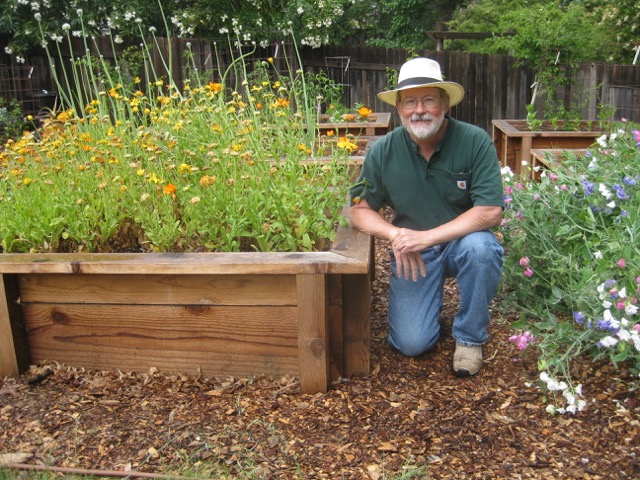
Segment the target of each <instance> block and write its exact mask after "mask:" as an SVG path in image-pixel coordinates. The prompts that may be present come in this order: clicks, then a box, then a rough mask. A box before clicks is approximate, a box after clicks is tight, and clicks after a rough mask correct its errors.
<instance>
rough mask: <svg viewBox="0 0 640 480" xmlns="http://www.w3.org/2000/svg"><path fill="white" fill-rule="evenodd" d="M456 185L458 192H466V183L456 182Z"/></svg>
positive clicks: (462, 181) (463, 181)
mask: <svg viewBox="0 0 640 480" xmlns="http://www.w3.org/2000/svg"><path fill="white" fill-rule="evenodd" d="M456 183H457V184H458V188H459V189H460V190H466V189H467V181H466V180H458V181H457V182H456Z"/></svg>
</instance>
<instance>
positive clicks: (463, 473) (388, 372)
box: [0, 242, 640, 480]
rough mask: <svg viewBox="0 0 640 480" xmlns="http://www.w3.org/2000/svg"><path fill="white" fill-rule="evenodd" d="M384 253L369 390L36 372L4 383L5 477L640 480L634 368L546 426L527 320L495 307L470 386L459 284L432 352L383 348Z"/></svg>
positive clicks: (595, 383)
mask: <svg viewBox="0 0 640 480" xmlns="http://www.w3.org/2000/svg"><path fill="white" fill-rule="evenodd" d="M386 248H387V246H386V245H385V244H383V243H382V242H378V245H377V255H378V261H377V267H376V269H377V272H376V281H375V284H374V287H373V288H374V304H373V308H372V334H373V339H372V345H371V349H372V370H371V373H370V374H369V375H368V376H367V377H365V378H353V379H345V380H342V381H339V382H336V383H334V384H333V385H332V388H331V389H330V391H329V392H327V393H323V394H316V395H303V394H300V393H299V392H298V383H297V380H296V379H295V378H222V379H212V378H194V377H187V376H180V375H167V374H163V373H162V372H153V371H152V372H149V373H145V374H132V373H125V372H119V371H86V370H83V369H79V368H71V367H67V366H63V365H57V364H48V365H39V366H37V368H36V367H34V368H33V369H32V370H31V371H29V372H28V373H27V374H25V375H23V376H20V377H19V378H0V462H3V461H4V462H5V463H18V464H27V465H46V466H54V467H64V468H68V469H70V470H71V469H92V470H100V471H119V472H149V473H156V474H167V472H172V473H174V474H179V472H181V471H190V472H191V473H193V472H197V471H202V472H212V471H214V470H215V469H216V468H224V469H226V470H227V471H228V472H230V474H231V475H234V474H238V473H239V472H245V473H246V472H252V474H253V475H254V476H253V477H251V478H265V479H271V478H274V479H275V478H279V479H280V478H282V479H298V478H300V479H302V478H304V479H325V478H326V479H374V480H376V479H392V478H399V477H400V475H402V473H403V472H405V473H406V472H412V471H414V470H413V469H415V468H417V467H422V468H423V474H422V475H416V476H415V477H412V478H430V479H529V478H531V479H640V399H639V394H638V391H632V390H631V389H632V387H633V386H634V383H633V382H632V381H631V376H630V373H629V372H628V371H627V370H626V369H625V368H621V369H615V368H614V367H613V366H611V365H607V364H598V365H594V364H592V363H590V362H588V361H584V362H583V363H582V364H577V365H576V368H575V375H576V378H575V379H576V380H577V381H578V382H581V383H583V384H584V393H585V397H586V398H587V400H588V401H589V404H588V407H587V409H586V410H585V411H584V412H582V413H578V414H575V415H571V414H567V415H557V416H552V415H550V414H548V413H546V412H545V404H544V403H543V399H544V394H543V393H542V392H541V391H540V389H539V387H538V383H537V382H536V378H537V372H536V365H535V359H528V360H527V358H521V356H520V355H519V352H518V351H517V350H516V348H515V346H514V345H513V344H512V343H510V342H509V341H508V337H509V336H510V335H513V333H514V332H513V331H512V330H511V329H510V327H509V325H510V323H511V322H512V321H513V320H515V319H514V318H510V317H509V312H505V311H503V310H501V309H500V301H499V299H497V301H496V302H495V303H496V305H495V308H494V313H493V318H494V320H493V322H492V326H491V330H490V333H491V341H490V342H489V343H488V345H487V346H486V347H485V359H486V364H485V367H484V369H483V370H482V371H481V372H480V373H479V374H478V375H477V376H475V377H472V378H469V379H458V378H456V377H455V376H454V375H453V374H452V372H451V365H450V363H451V358H452V353H453V347H454V343H453V341H452V339H451V338H450V325H451V321H452V318H453V315H454V313H455V310H456V308H457V302H456V300H457V295H456V288H455V284H454V283H448V284H447V285H446V289H447V298H448V301H447V302H446V304H445V307H444V309H443V326H444V329H443V336H442V339H441V341H440V343H439V344H438V346H437V347H436V349H435V350H434V351H433V352H430V353H428V354H426V355H424V356H422V357H419V358H406V357H404V356H402V355H401V354H399V353H397V352H395V351H393V350H392V349H391V348H390V347H389V345H388V344H387V342H386V335H387V325H386V320H385V315H386V289H387V274H388V272H387V269H386V267H387V263H388V262H387V260H388V255H387V251H386ZM447 329H448V330H449V331H447ZM635 385H636V386H637V380H636V383H635ZM213 467H215V468H213ZM181 469H183V470H181ZM205 477H206V475H204V474H203V478H205ZM243 478H246V477H243Z"/></svg>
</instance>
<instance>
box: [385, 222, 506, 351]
mask: <svg viewBox="0 0 640 480" xmlns="http://www.w3.org/2000/svg"><path fill="white" fill-rule="evenodd" d="M503 254H504V250H503V248H502V246H501V245H500V243H499V242H498V240H497V239H496V237H495V235H494V234H493V233H492V232H490V231H480V232H474V233H471V234H469V235H466V236H465V237H462V238H460V239H457V240H454V241H452V242H449V243H444V244H440V245H435V246H433V247H431V248H428V249H426V250H425V251H423V252H422V253H421V255H422V258H423V259H424V262H425V266H426V269H427V276H426V277H420V276H419V278H418V281H416V282H414V281H413V280H411V279H409V280H405V279H404V278H400V277H398V275H397V270H396V260H395V257H394V256H393V254H392V255H391V278H390V279H389V312H388V320H389V329H390V331H389V342H390V343H391V345H392V346H394V347H395V348H397V349H398V350H399V351H400V352H402V353H403V354H405V355H408V356H416V355H420V354H422V353H424V352H426V351H427V350H429V349H430V348H432V347H433V346H434V345H435V344H436V342H437V341H438V338H439V336H440V309H441V307H442V293H443V286H444V280H445V278H451V277H456V279H457V282H458V292H459V295H460V308H459V310H458V312H457V314H456V316H455V318H454V320H453V328H452V335H453V338H455V340H456V341H457V342H459V343H461V344H462V345H466V346H473V345H482V344H484V343H486V341H487V339H488V338H489V335H488V333H487V327H488V326H489V304H490V303H491V301H492V299H493V297H494V295H495V294H496V291H497V289H498V284H499V283H500V276H501V274H502V257H503Z"/></svg>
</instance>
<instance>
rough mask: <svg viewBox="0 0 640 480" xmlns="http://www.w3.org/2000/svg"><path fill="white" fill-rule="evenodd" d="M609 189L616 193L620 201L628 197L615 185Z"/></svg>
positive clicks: (620, 187)
mask: <svg viewBox="0 0 640 480" xmlns="http://www.w3.org/2000/svg"><path fill="white" fill-rule="evenodd" d="M611 188H613V189H614V190H615V191H616V195H617V196H618V198H619V199H620V200H627V199H628V198H629V195H627V193H626V192H625V191H624V188H623V187H622V186H620V185H618V184H617V183H616V184H614V185H612V186H611Z"/></svg>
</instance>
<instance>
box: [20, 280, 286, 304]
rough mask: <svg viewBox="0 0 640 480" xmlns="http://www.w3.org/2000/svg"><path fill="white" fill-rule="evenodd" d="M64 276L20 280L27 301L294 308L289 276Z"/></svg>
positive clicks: (21, 294) (22, 298)
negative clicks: (292, 306) (277, 306)
mask: <svg viewBox="0 0 640 480" xmlns="http://www.w3.org/2000/svg"><path fill="white" fill-rule="evenodd" d="M140 280H141V278H140V277H139V276H136V275H104V274H96V275H68V274H43V275H21V276H20V299H21V301H22V302H23V303H28V302H50V303H51V302H57V301H58V300H59V299H60V298H62V296H64V298H65V303H103V304H127V303H131V304H150V305H172V304H173V305H295V304H296V302H297V300H296V281H295V276H293V275H145V276H144V281H140Z"/></svg>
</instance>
